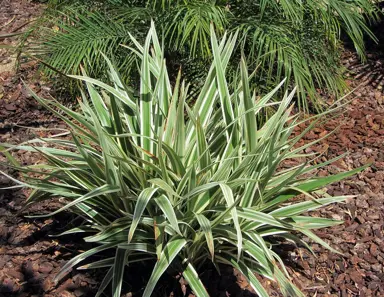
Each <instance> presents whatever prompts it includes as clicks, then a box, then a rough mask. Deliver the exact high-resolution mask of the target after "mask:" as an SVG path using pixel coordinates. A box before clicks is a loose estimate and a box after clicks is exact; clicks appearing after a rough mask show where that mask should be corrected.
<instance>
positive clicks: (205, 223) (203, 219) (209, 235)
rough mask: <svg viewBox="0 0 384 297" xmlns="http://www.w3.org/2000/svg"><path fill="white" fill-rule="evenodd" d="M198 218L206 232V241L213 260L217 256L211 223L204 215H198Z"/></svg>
mask: <svg viewBox="0 0 384 297" xmlns="http://www.w3.org/2000/svg"><path fill="white" fill-rule="evenodd" d="M196 218H197V221H198V222H199V224H200V227H201V229H202V230H203V232H204V236H205V239H206V240H207V245H208V250H209V252H210V253H211V258H212V260H213V258H214V256H215V246H214V242H213V235H212V228H211V222H210V221H209V220H208V219H207V218H206V217H205V216H204V215H203V214H196Z"/></svg>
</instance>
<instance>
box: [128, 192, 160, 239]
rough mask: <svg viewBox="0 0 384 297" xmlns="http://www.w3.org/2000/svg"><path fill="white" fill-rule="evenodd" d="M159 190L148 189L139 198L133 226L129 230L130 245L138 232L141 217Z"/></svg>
mask: <svg viewBox="0 0 384 297" xmlns="http://www.w3.org/2000/svg"><path fill="white" fill-rule="evenodd" d="M157 190H158V188H146V189H144V190H143V191H142V192H141V193H140V195H139V198H138V199H137V202H136V206H135V211H134V213H133V219H132V225H131V228H129V233H128V243H129V242H130V241H131V240H132V237H133V234H134V232H135V230H136V227H137V225H138V224H139V221H140V219H141V216H142V215H143V212H144V210H145V208H146V207H147V204H148V202H149V200H150V199H151V198H152V196H153V195H154V194H155V193H156V191H157Z"/></svg>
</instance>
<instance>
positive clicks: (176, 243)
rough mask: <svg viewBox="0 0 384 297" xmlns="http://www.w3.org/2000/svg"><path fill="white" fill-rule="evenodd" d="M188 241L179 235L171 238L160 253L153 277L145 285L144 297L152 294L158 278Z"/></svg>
mask: <svg viewBox="0 0 384 297" xmlns="http://www.w3.org/2000/svg"><path fill="white" fill-rule="evenodd" d="M186 243H187V241H186V240H185V239H183V238H178V237H175V238H173V239H171V240H170V241H169V242H168V243H167V245H166V246H165V247H164V250H163V252H162V253H161V255H160V259H159V260H158V261H157V263H156V265H155V267H154V268H153V271H152V274H151V277H150V278H149V281H148V284H147V286H146V287H145V290H144V293H143V297H150V296H151V294H152V292H153V289H154V288H155V286H156V284H157V282H158V280H159V279H160V277H161V276H162V275H163V273H164V272H165V270H166V269H167V268H168V267H169V265H170V264H171V262H172V261H173V260H174V259H175V258H176V257H177V256H178V255H179V252H180V251H181V249H182V248H183V247H184V246H185V245H186Z"/></svg>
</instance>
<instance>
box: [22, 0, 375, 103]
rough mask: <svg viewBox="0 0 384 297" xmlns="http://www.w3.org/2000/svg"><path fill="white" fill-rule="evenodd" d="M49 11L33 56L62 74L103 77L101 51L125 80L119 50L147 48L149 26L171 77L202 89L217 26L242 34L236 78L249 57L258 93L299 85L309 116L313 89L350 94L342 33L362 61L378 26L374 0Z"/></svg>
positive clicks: (54, 6)
mask: <svg viewBox="0 0 384 297" xmlns="http://www.w3.org/2000/svg"><path fill="white" fill-rule="evenodd" d="M50 7H51V9H50V10H49V11H50V13H48V14H47V15H46V18H47V19H48V24H49V26H48V27H47V28H45V29H44V30H42V29H41V25H40V24H39V25H38V28H39V29H38V30H36V33H37V34H38V35H39V38H38V39H37V42H36V43H34V44H31V45H30V47H29V48H28V52H29V53H32V54H34V55H36V56H37V57H39V58H40V59H42V60H43V61H44V62H45V63H47V64H49V65H51V66H52V67H53V68H55V69H58V70H60V71H61V72H63V73H66V74H76V73H79V71H80V68H79V66H80V64H82V65H83V66H84V67H85V68H86V70H87V72H88V73H90V74H91V75H93V76H96V77H100V76H101V75H102V73H103V71H102V69H103V66H104V61H103V59H102V58H101V52H103V53H105V54H107V55H108V56H109V57H112V56H114V60H115V62H116V64H117V66H118V68H119V70H120V71H121V72H122V75H123V77H125V78H126V79H128V77H129V74H130V73H132V72H131V70H132V67H136V63H135V57H134V56H132V55H131V54H130V53H129V52H128V51H126V50H125V49H123V48H122V47H120V46H119V44H126V45H128V46H131V45H132V44H131V41H130V38H129V34H128V32H131V33H132V34H133V35H134V36H136V37H137V38H138V40H140V41H143V40H144V36H145V32H146V31H147V29H148V27H149V24H150V21H151V19H152V20H154V21H155V22H156V24H157V26H158V28H159V32H161V33H160V35H161V38H160V39H161V40H162V42H163V43H164V45H165V56H166V58H167V63H168V64H169V65H168V66H169V69H170V73H171V76H173V77H174V79H175V77H176V74H177V72H178V68H179V67H180V66H182V67H183V70H184V71H183V73H184V74H185V76H186V78H187V79H188V81H190V82H191V83H192V86H191V87H192V89H193V88H195V89H198V87H199V86H201V85H202V82H203V81H204V80H203V79H202V78H203V77H204V76H205V75H206V74H207V71H208V67H207V65H209V61H210V59H211V57H212V52H211V49H210V46H209V43H210V42H209V39H210V31H209V25H210V23H211V22H212V23H213V24H214V27H215V32H216V34H218V35H221V34H223V32H224V31H225V30H229V31H232V32H234V31H236V30H239V40H240V41H241V42H239V45H238V47H237V50H236V52H235V55H234V57H233V60H232V61H231V65H229V69H230V72H232V74H233V75H234V76H235V75H236V68H237V65H238V62H239V60H240V56H241V53H242V52H244V53H245V54H246V56H247V59H248V60H247V63H248V65H250V66H251V68H256V67H257V66H259V71H258V73H257V75H256V76H255V78H254V83H255V84H254V85H256V86H258V89H259V92H263V93H265V92H266V91H268V90H270V88H271V86H273V85H274V84H275V83H276V82H278V81H280V80H281V79H282V78H284V77H288V80H287V82H286V85H285V86H286V87H292V85H297V86H298V89H299V97H300V99H301V100H300V101H299V104H300V107H302V108H305V109H308V101H307V100H306V99H307V98H308V97H309V99H310V101H311V102H312V103H314V104H315V106H316V107H319V101H318V100H316V98H317V95H316V94H317V93H316V89H327V90H330V91H332V92H334V93H336V94H340V93H341V92H342V90H344V88H345V84H344V82H343V78H342V69H341V67H340V64H339V54H340V46H341V44H340V34H341V31H344V32H345V33H346V34H347V35H348V36H349V37H350V38H351V39H352V41H353V43H354V45H355V47H356V50H357V51H358V53H359V54H360V56H361V57H362V58H364V42H363V38H364V35H365V34H367V35H369V36H371V37H372V38H374V37H373V35H372V34H371V32H370V30H369V29H368V27H367V21H368V20H376V19H377V10H376V8H375V5H374V4H373V2H372V1H371V0H358V1H349V0H308V1H299V0H281V1H277V0H258V1H214V0H188V1H186V0H185V1H181V0H174V1H168V0H161V1H159V0H141V1H139V0H137V1H135V0H132V1H130V0H106V1H80V2H77V1H60V0H52V1H50ZM231 68H232V69H231ZM47 73H48V74H52V70H51V69H49V68H48V70H47ZM132 79H135V78H131V80H132Z"/></svg>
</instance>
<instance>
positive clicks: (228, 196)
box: [220, 183, 243, 260]
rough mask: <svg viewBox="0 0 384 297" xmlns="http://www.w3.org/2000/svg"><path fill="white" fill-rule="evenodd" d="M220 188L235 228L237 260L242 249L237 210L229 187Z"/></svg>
mask: <svg viewBox="0 0 384 297" xmlns="http://www.w3.org/2000/svg"><path fill="white" fill-rule="evenodd" d="M220 188H221V191H222V192H223V195H224V198H225V200H226V202H227V205H228V208H231V215H232V221H233V224H234V226H235V229H236V235H237V259H238V260H239V259H240V255H241V250H242V247H243V234H242V231H241V227H240V224H239V217H238V214H237V209H236V207H235V199H234V198H233V193H232V190H231V188H230V187H229V186H227V185H225V184H222V183H221V184H220Z"/></svg>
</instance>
